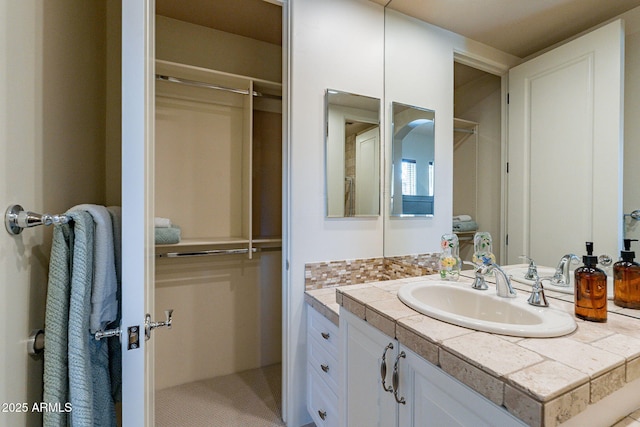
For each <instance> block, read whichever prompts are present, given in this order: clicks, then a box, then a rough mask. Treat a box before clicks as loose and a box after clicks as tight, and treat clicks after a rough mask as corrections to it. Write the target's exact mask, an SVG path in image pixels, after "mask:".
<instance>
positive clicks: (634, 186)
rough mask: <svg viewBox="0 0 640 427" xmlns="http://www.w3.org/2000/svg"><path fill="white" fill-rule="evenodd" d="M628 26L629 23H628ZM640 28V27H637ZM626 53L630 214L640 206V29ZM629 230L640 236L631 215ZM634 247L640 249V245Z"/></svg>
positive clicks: (625, 207)
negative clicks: (639, 119) (639, 161)
mask: <svg viewBox="0 0 640 427" xmlns="http://www.w3.org/2000/svg"><path fill="white" fill-rule="evenodd" d="M627 28H628V27H627ZM635 29H637V30H640V29H639V28H637V27H636V28H635ZM625 41H626V45H625V49H626V55H625V76H624V78H625V82H624V84H625V97H624V110H625V121H624V122H625V126H624V177H623V179H624V198H623V211H624V213H626V214H628V213H631V212H632V211H634V210H636V209H640V188H639V185H640V166H639V165H638V159H640V122H639V121H638V117H640V97H639V96H638V94H639V93H640V31H636V32H634V33H632V34H629V35H627V37H626V40H625ZM625 222H626V224H627V227H626V233H627V235H628V236H629V237H630V238H634V239H640V221H633V220H630V219H628V218H627V220H626V221H625ZM633 245H635V246H632V248H634V250H635V251H636V253H640V246H638V245H637V243H634V244H633Z"/></svg>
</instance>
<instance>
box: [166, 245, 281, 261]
mask: <svg viewBox="0 0 640 427" xmlns="http://www.w3.org/2000/svg"><path fill="white" fill-rule="evenodd" d="M280 249H281V248H280V247H268V248H251V252H252V253H256V252H267V251H273V250H280ZM248 253H249V248H237V249H210V250H206V251H189V252H167V253H164V254H158V255H157V257H158V258H181V257H192V256H215V255H238V254H248Z"/></svg>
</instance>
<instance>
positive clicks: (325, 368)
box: [320, 365, 329, 372]
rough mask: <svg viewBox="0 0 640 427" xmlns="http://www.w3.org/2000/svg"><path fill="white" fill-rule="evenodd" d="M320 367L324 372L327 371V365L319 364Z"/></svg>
mask: <svg viewBox="0 0 640 427" xmlns="http://www.w3.org/2000/svg"><path fill="white" fill-rule="evenodd" d="M320 369H322V370H323V371H325V372H329V365H320Z"/></svg>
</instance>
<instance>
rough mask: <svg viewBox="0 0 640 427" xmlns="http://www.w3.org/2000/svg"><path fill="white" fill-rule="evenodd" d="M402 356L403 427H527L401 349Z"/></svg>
mask: <svg viewBox="0 0 640 427" xmlns="http://www.w3.org/2000/svg"><path fill="white" fill-rule="evenodd" d="M400 352H401V354H404V355H405V357H403V358H401V359H400V363H399V368H398V369H399V374H400V386H399V395H401V396H402V397H403V398H404V399H405V401H406V404H401V405H399V426H400V427H423V426H424V427H426V426H437V427H446V426H473V427H482V426H486V427H490V426H504V427H508V426H524V425H526V424H524V423H523V422H522V421H520V420H519V419H517V418H516V417H514V416H513V415H511V414H509V413H508V412H507V411H506V410H505V409H504V408H502V407H500V406H497V405H496V404H494V403H493V402H491V401H489V400H488V399H486V398H485V397H483V396H481V395H480V394H478V393H476V392H475V391H473V390H472V389H470V388H469V387H467V386H466V385H464V384H462V383H461V382H459V381H458V380H456V379H455V378H453V377H452V376H450V375H448V374H447V373H445V372H444V371H442V370H441V369H440V368H438V367H436V366H435V365H433V364H431V363H429V362H428V361H426V360H425V359H423V358H422V357H420V356H418V355H417V354H416V353H414V352H412V351H411V350H409V349H407V348H405V347H403V346H402V345H401V346H400Z"/></svg>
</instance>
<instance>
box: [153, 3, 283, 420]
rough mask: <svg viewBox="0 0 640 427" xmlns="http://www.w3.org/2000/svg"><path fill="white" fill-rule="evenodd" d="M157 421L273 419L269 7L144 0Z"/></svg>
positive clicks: (275, 277) (278, 147) (275, 8)
mask: <svg viewBox="0 0 640 427" xmlns="http://www.w3.org/2000/svg"><path fill="white" fill-rule="evenodd" d="M155 34H156V37H155V58H156V64H155V67H156V85H155V90H156V100H155V137H154V138H155V216H156V222H157V224H156V225H157V226H158V227H157V228H156V262H155V266H156V267H155V315H154V317H155V319H158V320H162V319H164V317H165V314H164V310H165V309H173V310H174V311H173V324H172V328H171V330H164V329H163V330H158V331H157V332H156V333H155V334H154V336H153V340H154V345H155V361H154V362H155V375H154V382H155V422H156V425H157V426H175V425H181V426H194V427H197V426H209V425H224V426H243V427H244V426H253V425H255V426H281V425H284V424H283V423H282V411H281V355H282V332H281V331H282V299H281V295H282V292H281V283H282V279H281V278H282V275H281V265H282V255H281V245H282V237H281V234H282V193H281V188H282V100H281V94H282V72H281V69H282V41H281V37H282V7H281V6H279V5H277V4H274V3H272V2H266V1H264V0H216V1H214V2H212V1H209V0H156V23H155Z"/></svg>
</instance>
